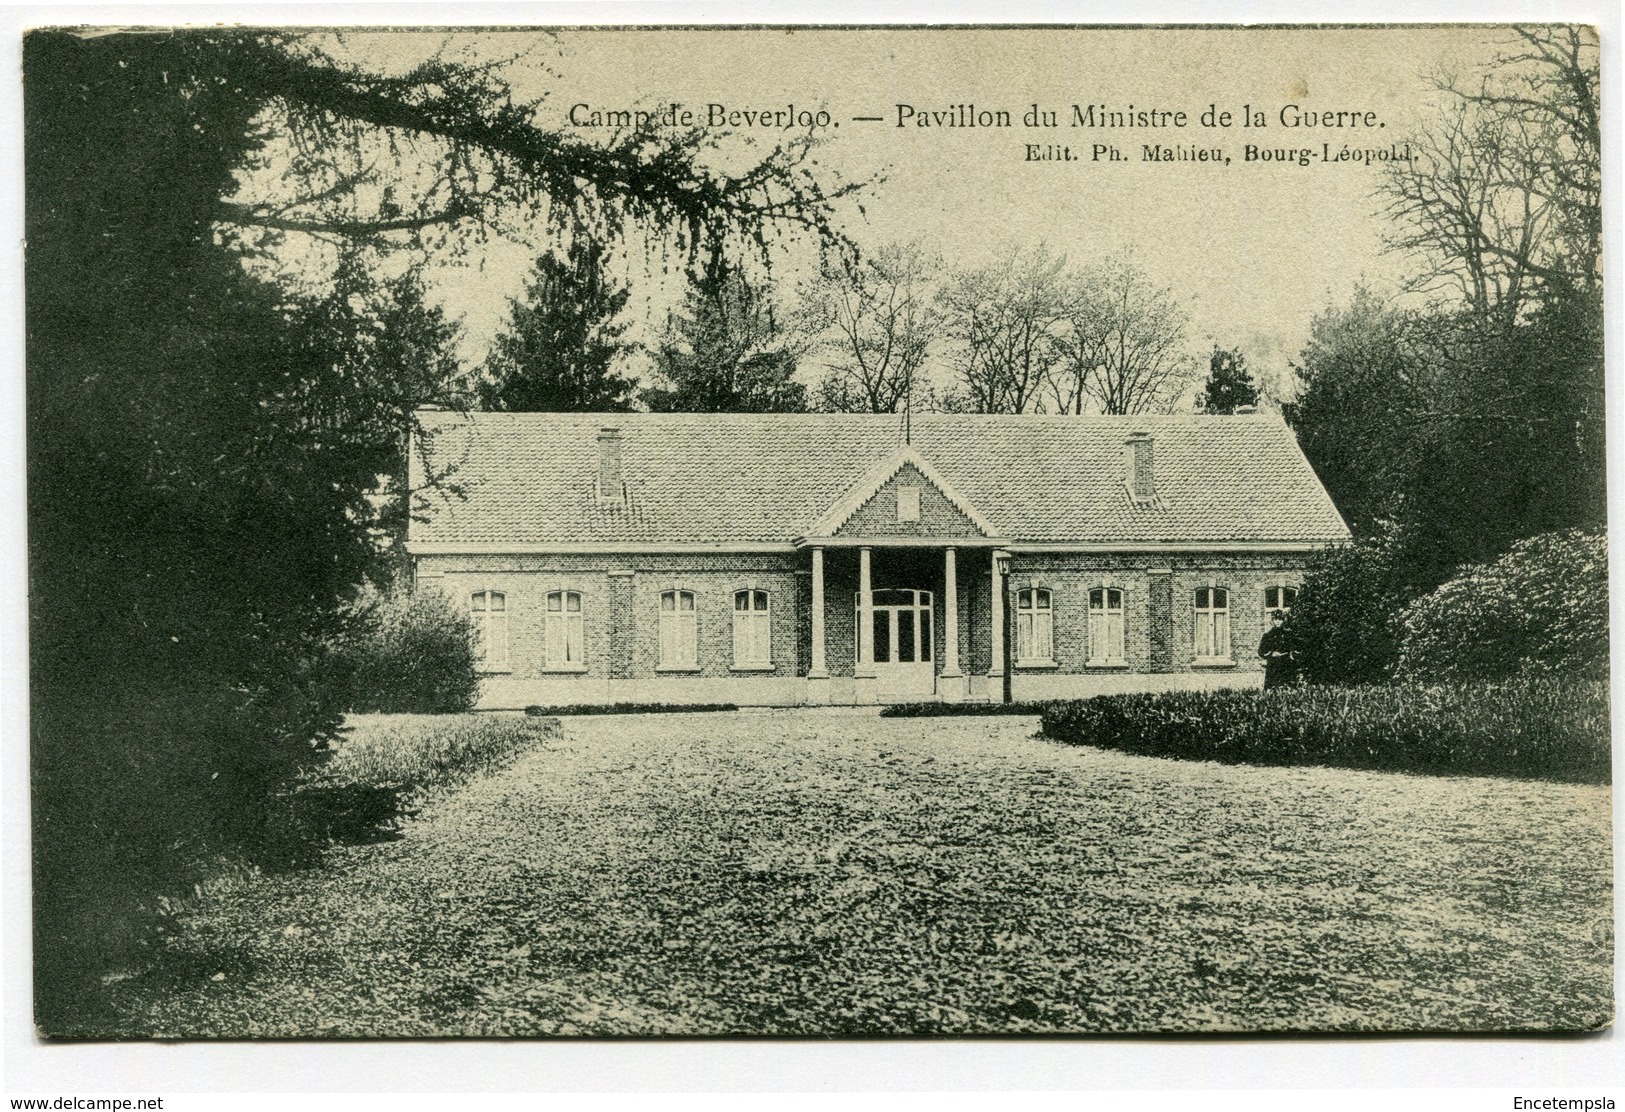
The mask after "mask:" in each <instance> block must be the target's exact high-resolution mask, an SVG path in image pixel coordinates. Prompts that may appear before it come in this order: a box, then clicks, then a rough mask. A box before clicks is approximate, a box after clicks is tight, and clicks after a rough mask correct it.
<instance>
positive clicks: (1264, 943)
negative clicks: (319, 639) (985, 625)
mask: <svg viewBox="0 0 1625 1112" xmlns="http://www.w3.org/2000/svg"><path fill="white" fill-rule="evenodd" d="M1035 725H1036V721H1035V720H1033V719H1025V718H961V719H935V720H918V721H909V720H890V719H878V718H866V717H852V716H839V715H824V714H818V713H813V712H772V713H762V714H737V715H733V714H721V715H717V714H693V715H670V716H647V717H632V716H622V717H606V718H579V719H565V720H564V736H563V738H561V739H557V740H553V741H549V742H546V743H545V745H544V747H543V748H540V749H538V750H536V751H534V752H531V753H529V754H527V755H526V756H524V757H522V758H521V759H520V760H519V761H518V762H517V763H516V764H514V765H512V766H511V767H509V768H507V769H504V770H502V771H499V772H497V773H494V774H492V775H490V776H489V777H486V778H484V779H482V780H480V781H478V782H476V783H473V784H471V785H469V786H467V787H465V788H463V789H461V790H458V791H456V792H455V793H453V794H451V795H449V796H447V797H445V798H443V799H441V800H440V801H439V802H437V803H436V804H434V805H433V806H432V807H430V808H428V809H426V810H425V811H424V812H423V813H422V814H421V815H420V816H419V817H418V818H417V819H416V820H414V821H413V822H411V823H409V824H408V825H407V827H406V831H405V834H406V836H405V837H404V838H403V839H401V840H400V841H395V842H388V843H383V844H380V845H372V846H358V847H348V848H342V849H337V850H334V851H333V852H332V853H331V854H330V855H329V857H328V859H327V861H326V862H325V863H324V864H323V865H322V866H321V867H320V868H317V869H314V870H311V871H307V872H303V873H298V874H290V875H284V876H275V877H266V878H262V879H261V880H259V881H258V882H256V883H255V884H253V885H252V886H251V887H250V888H249V889H247V890H246V891H243V892H240V893H237V894H235V895H232V896H228V897H223V898H219V899H215V900H212V901H207V902H205V903H204V904H203V905H202V906H200V907H199V908H198V909H196V910H195V911H194V912H192V913H190V914H189V915H188V916H187V917H186V918H185V919H184V920H183V921H182V922H180V923H179V924H178V928H179V929H178V930H177V932H176V934H175V936H174V937H173V939H172V942H171V944H170V947H169V951H168V953H167V954H166V956H165V959H164V960H163V961H162V962H161V963H160V964H159V965H158V966H157V967H156V968H155V969H153V970H151V971H149V972H148V973H146V974H144V975H141V976H138V977H133V978H131V979H129V980H128V981H125V982H122V983H120V984H119V985H117V986H115V991H116V992H118V994H119V1004H120V1007H121V1010H122V1012H123V1014H124V1015H125V1016H126V1017H127V1020H128V1028H127V1030H128V1033H130V1034H161V1035H168V1036H210V1035H229V1036H239V1037H242V1036H312V1035H335V1036H386V1035H426V1034H443V1035H504V1034H593V1035H650V1034H746V1033H759V1034H802V1035H817V1034H880V1033H898V1034H904V1033H916V1034H927V1033H961V1032H963V1033H977V1032H1012V1033H1026V1032H1042V1031H1052V1032H1054V1031H1058V1032H1084V1031H1217V1030H1238V1029H1240V1030H1327V1031H1333V1030H1336V1031H1347V1030H1412V1031H1414V1030H1419V1029H1430V1030H1459V1029H1473V1030H1489V1029H1497V1030H1506V1029H1525V1028H1536V1029H1545V1028H1552V1027H1560V1028H1570V1029H1574V1028H1592V1027H1596V1026H1598V1025H1602V1024H1605V1023H1607V1022H1608V1021H1609V1020H1610V1018H1611V1010H1612V999H1613V989H1612V980H1611V978H1612V962H1613V939H1612V933H1611V923H1612V887H1611V874H1612V862H1611V856H1610V853H1611V851H1610V846H1611V834H1610V827H1609V821H1610V820H1609V814H1610V791H1609V789H1608V788H1598V787H1587V786H1574V785H1556V784H1546V783H1533V782H1521V781H1508V780H1490V779H1435V778H1425V777H1415V776H1403V775H1394V774H1385V773H1366V772H1351V771H1346V770H1331V769H1272V768H1250V767H1241V766H1219V765H1210V764H1198V763H1185V762H1175V761H1163V760H1153V759H1148V758H1140V757H1131V756H1126V755H1123V754H1118V753H1110V752H1103V751H1098V750H1091V749H1072V748H1066V747H1063V746H1060V745H1056V744H1053V743H1050V742H1047V741H1044V740H1040V739H1037V738H1034V737H1033V736H1032V733H1033V730H1034V728H1035Z"/></svg>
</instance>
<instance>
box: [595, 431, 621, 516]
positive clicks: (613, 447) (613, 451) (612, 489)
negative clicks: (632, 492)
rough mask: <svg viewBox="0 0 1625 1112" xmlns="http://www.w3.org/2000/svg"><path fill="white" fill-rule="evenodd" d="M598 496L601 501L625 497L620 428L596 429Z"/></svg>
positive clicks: (618, 500)
mask: <svg viewBox="0 0 1625 1112" xmlns="http://www.w3.org/2000/svg"><path fill="white" fill-rule="evenodd" d="M598 497H599V499H600V500H603V501H610V502H622V501H625V499H626V483H625V481H624V480H623V479H622V476H621V430H620V429H618V428H614V427H606V428H602V429H599V430H598Z"/></svg>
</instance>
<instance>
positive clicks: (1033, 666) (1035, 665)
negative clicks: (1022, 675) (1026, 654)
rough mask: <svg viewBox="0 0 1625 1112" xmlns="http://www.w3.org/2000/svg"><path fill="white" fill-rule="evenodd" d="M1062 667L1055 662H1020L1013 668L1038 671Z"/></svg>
mask: <svg viewBox="0 0 1625 1112" xmlns="http://www.w3.org/2000/svg"><path fill="white" fill-rule="evenodd" d="M1060 666H1061V665H1060V663H1059V662H1057V661H1054V660H1018V661H1016V662H1015V664H1013V665H1012V666H1011V667H1014V668H1022V669H1030V670H1038V669H1043V668H1059V667H1060Z"/></svg>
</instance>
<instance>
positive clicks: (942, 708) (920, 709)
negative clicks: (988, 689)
mask: <svg viewBox="0 0 1625 1112" xmlns="http://www.w3.org/2000/svg"><path fill="white" fill-rule="evenodd" d="M1049 705H1050V702H1049V700H1045V701H1043V702H1037V703H892V704H891V705H890V706H886V707H882V708H881V711H880V717H882V718H975V717H980V716H982V715H1001V714H1042V713H1043V712H1044V708H1045V707H1047V706H1049Z"/></svg>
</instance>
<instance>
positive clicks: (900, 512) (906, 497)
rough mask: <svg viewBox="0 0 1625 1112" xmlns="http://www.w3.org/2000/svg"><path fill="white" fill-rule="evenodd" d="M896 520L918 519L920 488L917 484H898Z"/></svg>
mask: <svg viewBox="0 0 1625 1112" xmlns="http://www.w3.org/2000/svg"><path fill="white" fill-rule="evenodd" d="M897 520H898V521H918V520H920V488H919V487H917V486H900V487H898V488H897Z"/></svg>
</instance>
